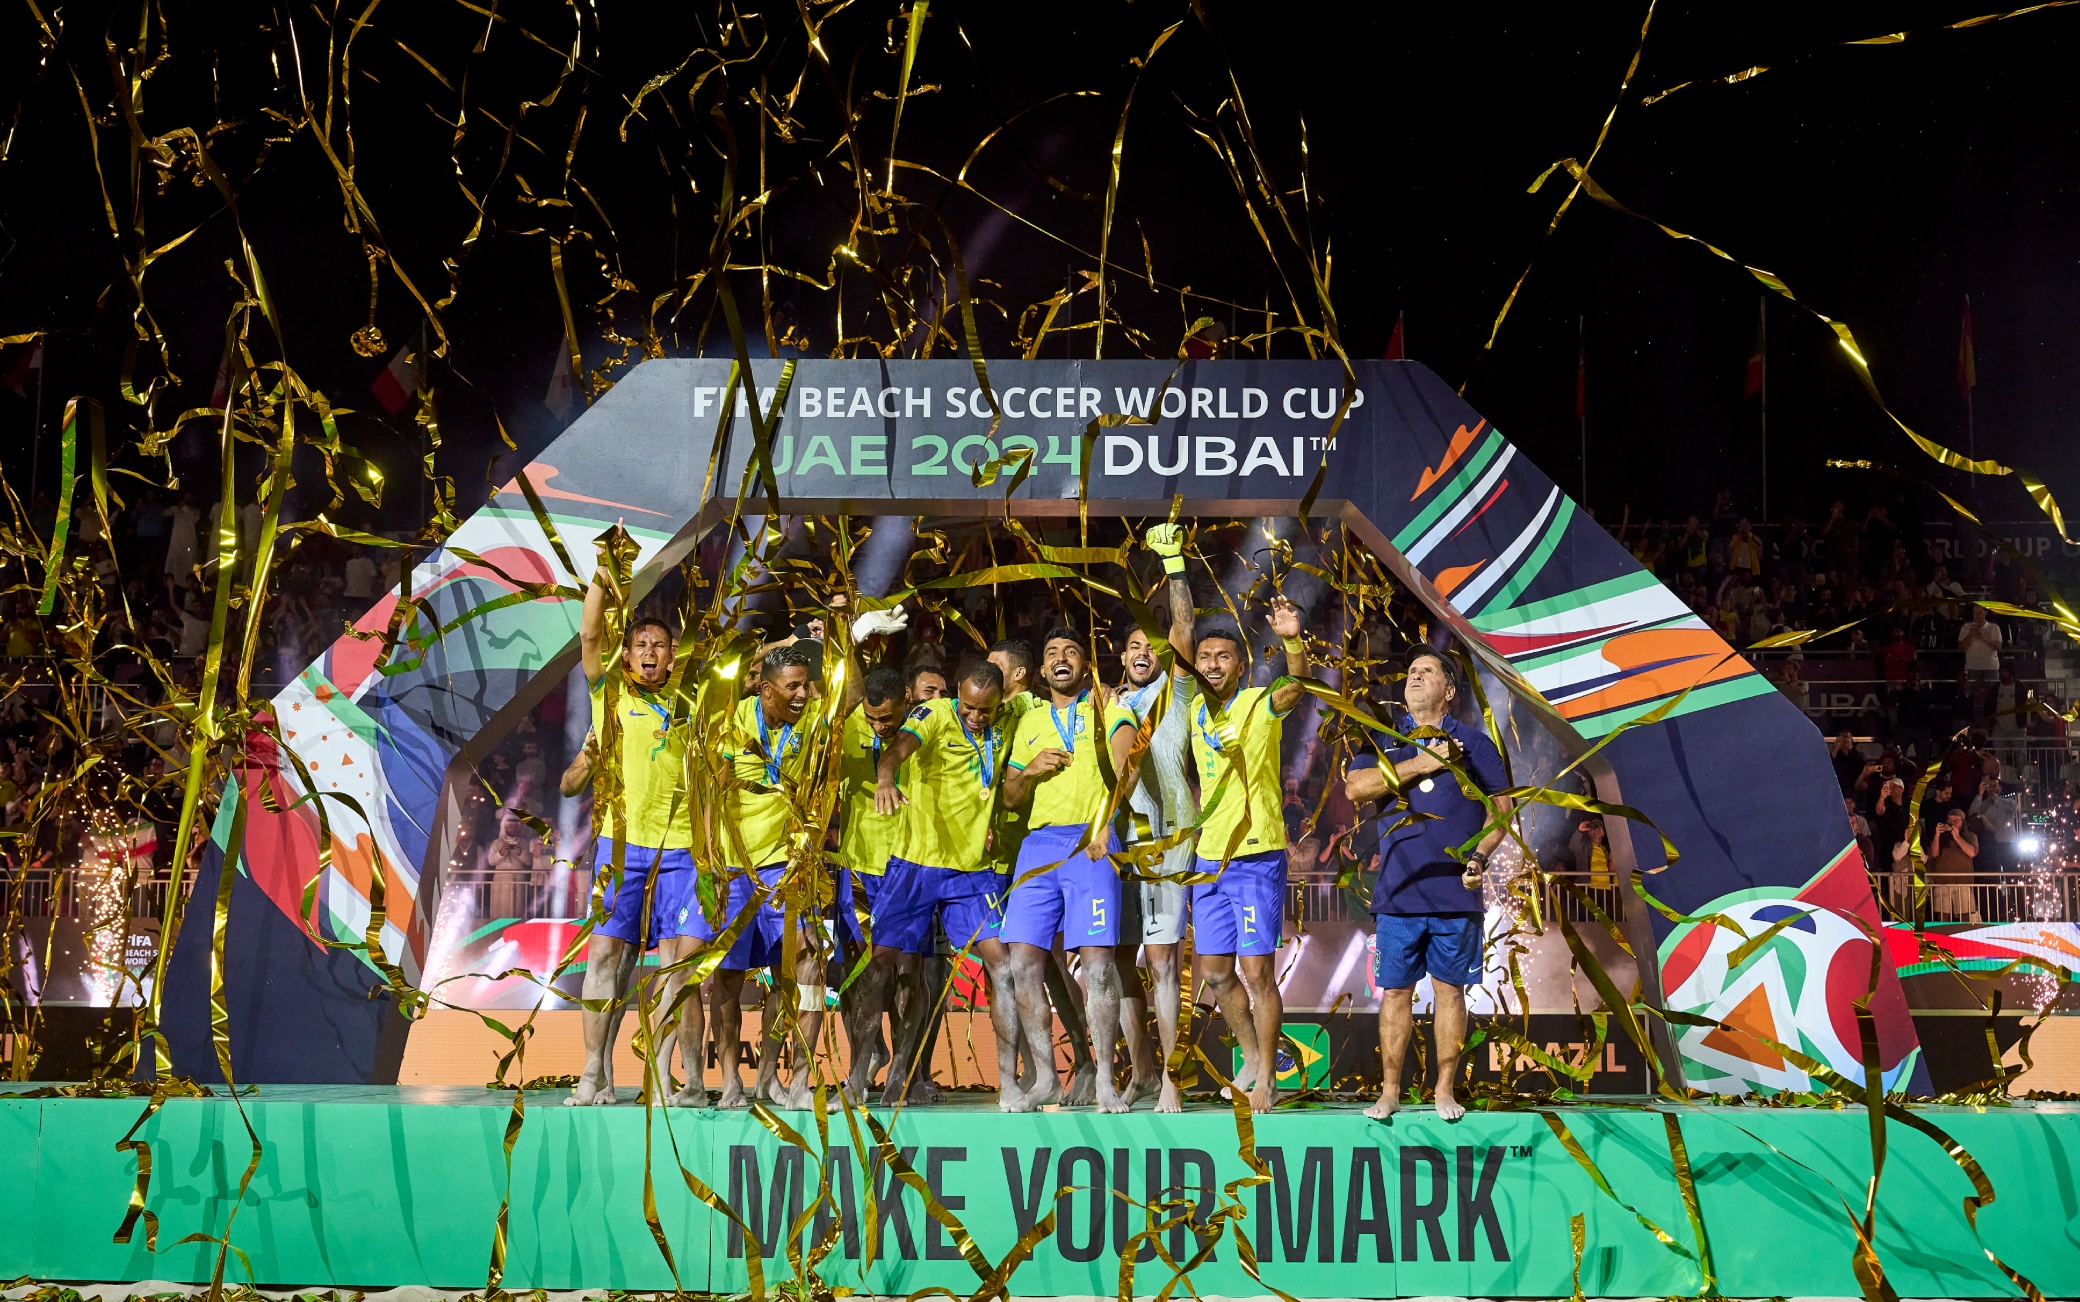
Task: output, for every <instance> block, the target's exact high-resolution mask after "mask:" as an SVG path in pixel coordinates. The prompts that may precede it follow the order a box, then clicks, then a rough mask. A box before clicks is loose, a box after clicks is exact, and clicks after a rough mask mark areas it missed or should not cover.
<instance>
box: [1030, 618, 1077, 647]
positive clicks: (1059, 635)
mask: <svg viewBox="0 0 2080 1302" xmlns="http://www.w3.org/2000/svg"><path fill="white" fill-rule="evenodd" d="M1057 641H1060V642H1074V643H1075V644H1076V645H1078V646H1082V645H1083V634H1081V633H1079V632H1077V631H1076V630H1075V629H1073V628H1070V627H1069V626H1068V625H1067V624H1057V625H1055V626H1054V627H1053V628H1051V629H1048V630H1047V636H1046V637H1043V638H1041V639H1040V647H1041V649H1042V650H1045V649H1046V648H1047V644H1048V643H1050V642H1057Z"/></svg>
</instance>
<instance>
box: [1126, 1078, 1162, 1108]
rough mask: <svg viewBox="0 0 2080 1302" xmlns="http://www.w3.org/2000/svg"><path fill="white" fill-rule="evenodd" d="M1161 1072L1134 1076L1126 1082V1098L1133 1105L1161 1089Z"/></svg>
mask: <svg viewBox="0 0 2080 1302" xmlns="http://www.w3.org/2000/svg"><path fill="white" fill-rule="evenodd" d="M1163 1075H1164V1073H1162V1072H1150V1073H1149V1074H1148V1075H1146V1076H1140V1075H1136V1076H1134V1077H1133V1078H1131V1079H1130V1080H1128V1081H1127V1098H1128V1099H1130V1100H1132V1101H1133V1102H1135V1103H1139V1102H1140V1101H1141V1100H1143V1099H1145V1098H1147V1097H1148V1096H1149V1095H1151V1094H1154V1093H1156V1092H1158V1091H1159V1090H1161V1089H1162V1088H1163Z"/></svg>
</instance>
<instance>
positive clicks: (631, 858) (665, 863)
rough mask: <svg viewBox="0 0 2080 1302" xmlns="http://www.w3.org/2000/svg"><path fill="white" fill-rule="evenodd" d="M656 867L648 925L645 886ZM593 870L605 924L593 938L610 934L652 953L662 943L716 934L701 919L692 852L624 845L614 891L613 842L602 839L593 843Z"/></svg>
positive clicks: (598, 927)
mask: <svg viewBox="0 0 2080 1302" xmlns="http://www.w3.org/2000/svg"><path fill="white" fill-rule="evenodd" d="M652 864H655V865H656V866H657V885H656V888H655V889H654V890H652V891H651V892H650V916H649V919H648V923H649V925H648V926H647V927H646V926H645V925H644V922H645V919H644V917H643V885H644V882H645V881H646V880H647V879H648V878H649V876H650V867H651V865H652ZM592 871H593V874H594V876H595V877H596V878H597V879H598V880H599V881H601V882H603V883H604V884H605V886H604V890H605V893H606V905H607V920H606V921H605V922H603V923H601V924H600V925H599V926H597V927H595V928H593V934H594V935H596V936H612V937H613V938H614V939H616V940H620V941H626V942H627V943H628V944H631V945H637V944H640V945H642V946H643V947H644V948H646V949H656V948H657V942H658V941H660V940H671V939H673V938H675V937H678V936H697V937H700V938H701V939H703V940H705V939H707V938H708V937H709V936H711V935H713V934H714V933H712V932H710V931H709V930H708V920H707V919H706V918H704V917H702V916H701V901H700V895H699V894H698V892H697V887H698V883H699V881H700V874H699V873H698V871H697V870H696V869H695V868H694V863H693V851H691V850H655V849H651V848H650V847H648V846H641V845H626V844H624V845H623V846H622V849H621V889H619V890H615V889H614V842H612V841H610V840H607V839H605V838H604V837H603V838H601V839H599V840H597V841H595V842H594V843H593V855H592Z"/></svg>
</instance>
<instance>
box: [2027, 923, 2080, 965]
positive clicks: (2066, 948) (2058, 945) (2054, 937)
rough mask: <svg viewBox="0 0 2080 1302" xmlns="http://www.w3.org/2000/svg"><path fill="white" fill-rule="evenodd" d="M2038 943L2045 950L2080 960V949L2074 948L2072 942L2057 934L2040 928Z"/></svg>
mask: <svg viewBox="0 0 2080 1302" xmlns="http://www.w3.org/2000/svg"><path fill="white" fill-rule="evenodd" d="M2037 943H2038V944H2039V945H2042V946H2043V947H2044V948H2045V949H2051V950H2057V951H2058V952H2059V953H2061V954H2067V955H2071V956H2072V957H2073V958H2080V949H2075V948H2073V946H2072V943H2071V942H2070V941H2068V940H2067V939H2066V938H2065V937H2064V936H2061V935H2059V934H2057V933H2056V932H2051V931H2045V930H2043V929H2041V928H2039V929H2038V931H2037Z"/></svg>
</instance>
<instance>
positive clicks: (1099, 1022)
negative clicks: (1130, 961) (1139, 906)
mask: <svg viewBox="0 0 2080 1302" xmlns="http://www.w3.org/2000/svg"><path fill="white" fill-rule="evenodd" d="M1082 954H1083V988H1084V998H1085V1000H1086V1004H1085V1008H1086V1011H1087V1014H1088V1019H1089V1021H1090V1026H1091V1056H1092V1059H1093V1066H1092V1068H1091V1080H1092V1084H1093V1086H1094V1094H1095V1096H1096V1103H1097V1106H1098V1111H1100V1112H1125V1111H1126V1110H1127V1109H1128V1108H1130V1107H1132V1106H1133V1104H1134V1095H1133V1093H1132V1089H1131V1087H1129V1091H1128V1092H1127V1093H1126V1094H1121V1093H1120V1092H1119V1091H1118V1090H1116V1089H1114V1088H1113V1085H1112V1063H1113V1059H1114V1058H1115V1057H1116V1056H1117V1054H1118V1052H1119V1011H1120V1004H1121V998H1120V971H1119V965H1118V964H1117V963H1115V962H1114V961H1113V957H1112V946H1110V945H1085V946H1083V947H1082ZM1129 970H1130V971H1131V969H1129Z"/></svg>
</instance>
